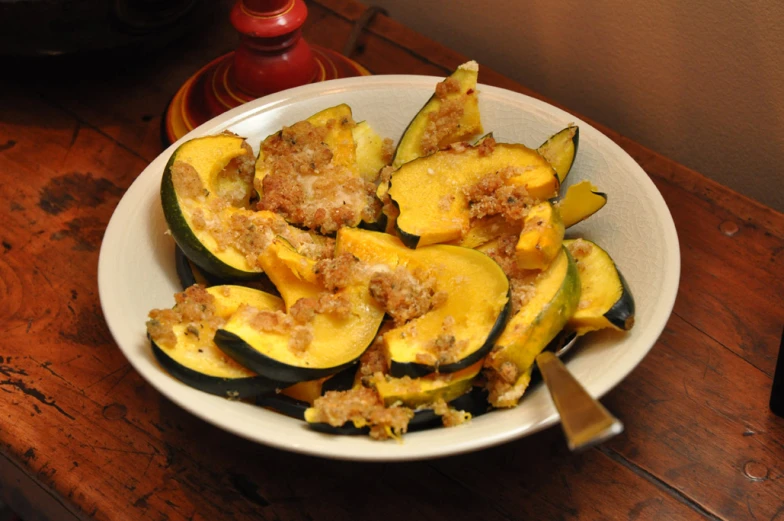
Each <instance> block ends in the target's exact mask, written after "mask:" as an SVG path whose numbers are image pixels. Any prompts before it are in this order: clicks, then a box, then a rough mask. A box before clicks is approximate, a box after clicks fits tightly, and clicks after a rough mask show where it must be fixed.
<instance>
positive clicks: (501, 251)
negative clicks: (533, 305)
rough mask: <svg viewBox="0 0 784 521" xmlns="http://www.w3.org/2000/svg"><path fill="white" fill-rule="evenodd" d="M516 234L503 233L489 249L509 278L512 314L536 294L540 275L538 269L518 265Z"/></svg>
mask: <svg viewBox="0 0 784 521" xmlns="http://www.w3.org/2000/svg"><path fill="white" fill-rule="evenodd" d="M517 240H518V237H517V236H516V235H502V236H501V237H500V238H499V239H498V240H497V243H496V246H495V247H493V248H490V249H489V250H487V252H486V253H487V255H489V256H490V258H492V259H493V260H494V261H495V262H496V263H498V265H499V266H501V269H502V270H503V271H504V273H505V274H506V276H507V278H508V279H509V290H510V293H511V297H512V298H511V305H512V309H511V312H512V315H514V314H516V313H517V312H518V311H520V308H522V307H523V306H524V305H525V304H526V303H527V302H528V301H529V300H530V299H531V298H532V297H533V295H534V284H535V282H536V277H538V276H539V274H540V272H539V271H538V270H526V269H522V268H520V267H519V266H518V265H517V260H516V253H515V246H516V245H517Z"/></svg>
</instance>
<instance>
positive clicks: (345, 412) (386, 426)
mask: <svg viewBox="0 0 784 521" xmlns="http://www.w3.org/2000/svg"><path fill="white" fill-rule="evenodd" d="M313 410H314V411H315V414H314V416H313V418H312V419H311V421H313V422H321V423H328V424H330V425H332V426H333V427H340V426H341V425H344V424H345V423H346V422H349V421H351V422H353V423H354V425H355V426H357V427H364V426H369V427H370V436H371V437H372V438H375V439H379V440H382V439H387V438H397V437H400V436H401V435H403V434H404V433H405V432H406V431H407V430H408V423H409V421H410V420H411V418H413V417H414V411H413V410H411V409H409V408H408V407H384V402H383V400H381V398H380V397H379V395H378V393H377V392H376V391H375V390H374V389H370V388H367V387H356V388H354V389H350V390H348V391H329V392H327V393H326V394H325V395H324V396H321V397H319V398H316V400H315V401H314V402H313Z"/></svg>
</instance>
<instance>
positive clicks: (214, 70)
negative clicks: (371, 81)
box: [164, 0, 370, 143]
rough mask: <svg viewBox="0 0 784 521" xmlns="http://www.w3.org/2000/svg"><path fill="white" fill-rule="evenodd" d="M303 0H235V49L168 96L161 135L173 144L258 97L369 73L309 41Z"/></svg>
mask: <svg viewBox="0 0 784 521" xmlns="http://www.w3.org/2000/svg"><path fill="white" fill-rule="evenodd" d="M307 15H308V10H307V7H306V6H305V3H304V1H303V0H238V1H237V3H236V4H235V5H234V8H233V9H232V11H231V15H230V19H231V23H232V25H233V26H234V28H235V29H237V31H239V32H240V34H241V35H242V39H241V43H240V45H239V47H238V48H237V50H236V51H233V52H230V53H228V54H226V55H224V56H220V57H218V58H216V59H215V60H213V61H212V62H210V63H208V64H207V65H205V66H204V67H203V68H202V69H201V70H199V71H198V72H197V73H196V74H194V75H193V76H191V77H190V78H189V79H188V80H187V81H186V82H185V83H184V84H183V85H182V87H180V90H179V91H177V94H175V95H174V97H173V98H172V101H171V103H170V104H169V107H168V109H167V110H166V116H165V120H164V123H165V138H166V139H168V141H169V143H173V142H174V141H176V140H178V139H179V138H181V137H182V136H184V135H185V134H186V133H188V132H190V131H191V130H193V129H194V128H196V127H197V126H199V125H201V124H202V123H204V122H205V121H208V120H210V119H212V118H213V117H215V116H217V115H218V114H221V113H223V112H225V111H227V110H229V109H232V108H234V107H237V106H239V105H242V104H243V103H246V102H248V101H251V100H254V99H256V98H258V97H260V96H264V95H266V94H271V93H273V92H278V91H281V90H284V89H288V88H291V87H298V86H300V85H305V84H307V83H312V82H316V81H324V80H331V79H335V78H348V77H353V76H363V75H369V74H370V73H369V72H368V71H367V70H366V69H365V68H364V67H362V66H361V65H359V64H358V63H356V62H354V61H353V60H350V59H349V58H347V57H345V56H343V55H342V54H339V53H337V52H335V51H333V50H331V49H327V48H324V47H320V46H317V45H308V43H307V42H306V41H305V40H304V39H303V38H302V31H301V28H302V24H304V23H305V19H306V18H307Z"/></svg>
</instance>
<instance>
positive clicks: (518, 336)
mask: <svg viewBox="0 0 784 521" xmlns="http://www.w3.org/2000/svg"><path fill="white" fill-rule="evenodd" d="M579 299H580V280H579V276H578V273H577V266H576V265H575V262H574V259H573V258H572V256H571V255H570V254H569V252H568V251H567V250H566V249H565V248H563V247H562V248H561V251H560V253H559V254H558V256H557V257H556V258H555V260H554V261H553V262H552V264H550V266H548V267H547V269H546V270H544V271H543V272H541V273H540V274H539V275H538V276H537V277H536V279H535V282H534V290H533V294H532V296H531V297H530V298H529V299H528V300H527V301H526V302H525V303H524V304H523V305H522V307H521V308H520V310H519V311H518V312H517V313H515V315H514V316H512V318H511V319H509V322H508V323H507V325H506V328H504V331H503V332H502V333H501V335H500V336H499V337H498V339H497V340H496V342H495V347H494V348H493V350H492V351H491V352H490V354H489V355H488V357H487V359H486V360H485V376H486V377H487V382H488V383H487V388H488V390H489V392H490V396H489V400H490V403H491V404H492V405H493V406H494V407H514V406H515V405H517V402H518V401H519V399H520V397H521V396H522V395H523V393H524V392H525V389H526V388H527V387H528V384H529V382H530V380H531V369H532V367H533V365H534V360H535V359H536V355H538V354H539V353H540V352H542V350H543V349H544V348H545V347H546V346H547V344H548V343H549V342H550V341H551V340H552V339H553V338H555V336H556V335H557V334H558V332H559V331H561V330H562V329H563V327H564V325H566V321H567V320H568V318H569V317H570V316H572V314H573V313H574V311H575V309H576V308H577V303H578V301H579Z"/></svg>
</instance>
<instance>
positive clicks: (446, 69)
mask: <svg viewBox="0 0 784 521" xmlns="http://www.w3.org/2000/svg"><path fill="white" fill-rule="evenodd" d="M314 3H316V4H318V5H319V6H321V7H323V8H324V9H326V10H327V11H329V12H331V13H332V14H334V15H335V16H336V17H337V18H340V19H341V20H345V21H346V22H349V23H351V24H353V23H354V22H356V21H357V19H352V18H349V17H348V16H346V15H344V14H343V13H340V12H338V11H335V10H334V9H333V8H332V7H331V6H328V5H324V4H323V3H321V2H319V1H318V0H315V1H314ZM382 16H383V17H385V18H389V19H390V20H392V18H390V17H389V16H387V15H386V14H384V13H378V15H377V17H382ZM374 21H375V17H374V20H371V21H370V23H369V24H367V25H366V26H365V31H367V32H370V33H372V34H373V35H374V36H376V37H378V38H380V39H382V40H384V41H385V42H387V43H390V44H392V45H394V46H396V47H398V48H400V50H402V51H405V52H407V53H408V54H410V55H411V56H413V57H415V58H417V59H419V60H422V61H423V62H425V63H427V64H428V65H432V66H433V67H438V68H439V69H441V70H443V71H444V74H449V73H450V72H452V70H451V69H450V68H449V67H448V66H445V65H442V64H440V63H436V62H434V61H432V60H431V59H430V58H428V57H427V56H423V55H422V54H420V53H418V52H416V51H413V50H411V49H409V48H407V47H403V46H402V45H400V42H397V41H395V40H393V39H391V38H389V37H388V36H387V35H386V34H384V33H382V32H380V31H378V30H376V29H374V28H373V24H374ZM393 21H394V20H393ZM432 43H433V45H438V46H441V44H439V43H438V42H435V41H433V42H432ZM459 56H460V57H461V58H462V55H459ZM349 58H350V56H349Z"/></svg>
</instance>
